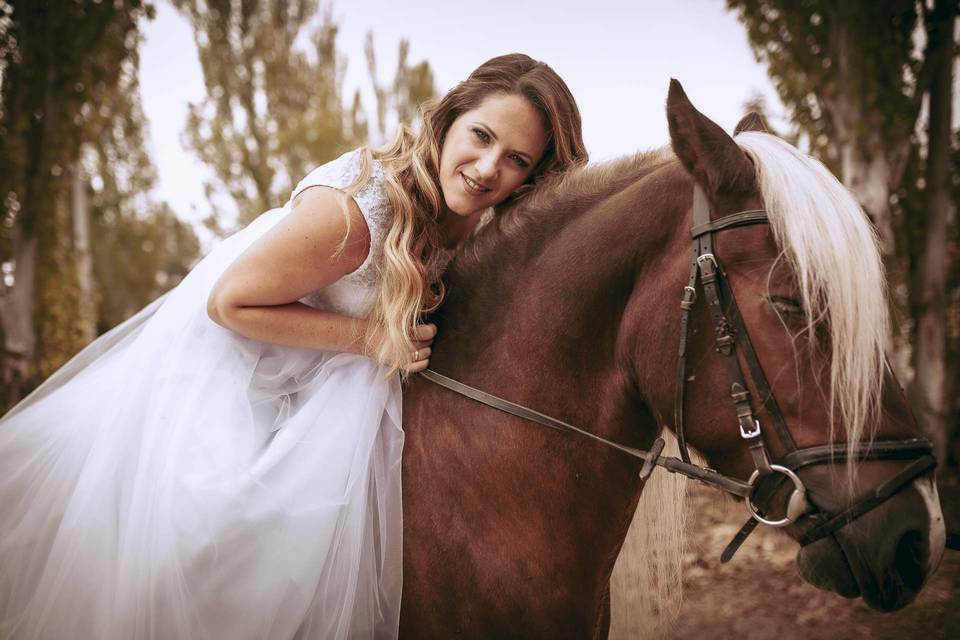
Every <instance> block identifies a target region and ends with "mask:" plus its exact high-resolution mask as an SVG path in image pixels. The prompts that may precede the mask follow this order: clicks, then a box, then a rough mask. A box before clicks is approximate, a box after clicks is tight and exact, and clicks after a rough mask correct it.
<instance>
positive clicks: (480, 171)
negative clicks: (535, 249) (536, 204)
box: [440, 94, 547, 216]
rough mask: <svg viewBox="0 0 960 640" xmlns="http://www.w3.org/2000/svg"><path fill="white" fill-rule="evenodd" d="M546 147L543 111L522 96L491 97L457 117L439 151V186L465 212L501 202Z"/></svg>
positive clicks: (450, 205) (452, 205)
mask: <svg viewBox="0 0 960 640" xmlns="http://www.w3.org/2000/svg"><path fill="white" fill-rule="evenodd" d="M546 146H547V134H546V132H545V131H544V129H543V123H542V120H541V118H540V114H539V113H538V112H537V110H536V109H534V107H533V106H532V105H531V104H530V102H529V101H528V100H527V99H526V98H524V97H523V96H518V95H508V94H496V95H491V96H488V97H487V98H486V99H485V100H484V101H483V102H481V103H480V106H478V107H477V108H476V109H473V110H471V111H467V112H465V113H463V114H461V115H460V117H459V118H457V119H456V120H454V122H453V124H452V125H450V129H449V130H448V131H447V135H446V138H445V139H444V142H443V149H441V150H440V189H441V190H442V191H443V199H444V201H445V202H446V205H447V208H448V209H449V210H450V211H452V212H454V213H456V214H457V215H461V216H469V215H471V214H473V213H476V212H477V211H481V210H483V209H486V208H488V207H492V206H494V205H496V204H499V203H501V202H503V201H504V200H505V199H506V198H507V196H509V195H510V194H511V193H512V192H513V191H514V190H515V189H516V188H517V187H519V186H521V185H522V184H523V183H524V182H526V180H527V178H528V177H530V172H531V171H533V168H534V167H535V166H537V163H538V162H539V161H540V158H541V156H543V152H544V150H545V149H546Z"/></svg>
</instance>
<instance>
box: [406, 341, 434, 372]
mask: <svg viewBox="0 0 960 640" xmlns="http://www.w3.org/2000/svg"><path fill="white" fill-rule="evenodd" d="M431 353H433V350H432V349H430V347H421V348H419V349H414V351H413V353H412V354H410V364H408V365H407V366H406V367H404V369H406V371H407V372H408V373H417V372H418V371H423V370H424V369H426V368H427V367H428V366H430V354H431Z"/></svg>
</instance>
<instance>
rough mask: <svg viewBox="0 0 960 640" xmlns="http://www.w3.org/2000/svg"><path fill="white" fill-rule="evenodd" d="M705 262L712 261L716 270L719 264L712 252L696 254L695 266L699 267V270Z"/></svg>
mask: <svg viewBox="0 0 960 640" xmlns="http://www.w3.org/2000/svg"><path fill="white" fill-rule="evenodd" d="M705 262H712V263H713V268H714V270H718V269H719V268H720V264H719V263H718V262H717V259H716V257H714V255H713V254H712V253H704V254H701V255H699V256H697V266H698V267H700V269H701V270H703V265H704V263H705Z"/></svg>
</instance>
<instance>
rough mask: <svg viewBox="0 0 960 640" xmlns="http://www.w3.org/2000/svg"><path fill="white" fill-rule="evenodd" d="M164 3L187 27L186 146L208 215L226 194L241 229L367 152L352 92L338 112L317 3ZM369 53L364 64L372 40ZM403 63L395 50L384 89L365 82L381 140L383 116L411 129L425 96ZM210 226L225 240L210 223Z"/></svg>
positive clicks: (422, 80) (336, 75)
mask: <svg viewBox="0 0 960 640" xmlns="http://www.w3.org/2000/svg"><path fill="white" fill-rule="evenodd" d="M173 2H174V5H175V6H176V7H177V8H178V9H179V10H180V11H181V12H183V13H184V14H185V15H186V16H188V18H189V19H190V21H191V23H192V25H193V29H194V35H195V38H196V42H197V48H198V50H199V52H200V62H201V65H202V67H203V77H204V82H205V84H206V88H207V96H206V98H204V99H203V100H202V101H201V102H200V103H198V104H193V105H191V106H190V114H189V117H188V121H187V139H188V141H189V144H190V147H191V148H192V149H193V150H194V151H195V152H196V153H197V155H198V156H199V157H200V159H201V160H202V161H203V162H205V163H206V164H207V165H208V166H210V167H211V168H212V169H213V172H214V176H215V178H214V180H213V181H212V182H211V183H208V184H207V185H206V191H207V195H208V198H209V199H210V200H211V204H212V206H213V210H214V211H217V210H218V207H217V202H216V196H217V195H219V194H222V193H226V194H227V195H229V197H230V198H231V199H232V200H233V202H234V203H235V204H236V207H237V210H238V211H239V215H240V217H239V222H240V223H241V224H243V223H246V222H249V221H250V220H251V219H253V218H254V217H255V216H257V215H259V214H260V213H262V212H263V211H266V210H267V209H270V208H272V207H277V206H280V205H282V204H283V203H284V202H286V200H287V199H288V197H289V195H290V192H291V191H292V190H293V187H294V186H295V184H296V182H297V181H298V180H300V179H301V178H302V177H303V176H305V175H306V174H307V173H308V172H309V171H310V170H311V169H313V168H314V167H316V166H317V165H319V164H322V163H324V162H327V161H328V160H332V159H333V158H335V157H337V156H338V155H340V154H341V153H343V152H344V151H347V150H349V149H351V148H354V147H357V146H359V145H361V144H364V143H366V142H367V136H368V132H369V125H368V121H367V117H366V115H365V113H364V110H363V105H362V103H361V100H360V94H359V92H357V93H355V94H354V96H353V100H352V103H351V104H350V106H349V107H347V106H345V100H344V96H343V89H342V81H343V71H344V68H345V64H346V62H345V60H344V59H343V58H342V56H341V55H340V54H339V52H338V51H337V47H336V38H337V26H336V25H335V24H334V23H333V21H332V18H331V14H330V10H329V9H327V10H326V11H324V12H323V13H322V15H319V16H317V15H316V14H317V2H316V0H297V1H295V2H286V1H284V0H248V1H247V2H244V3H239V4H238V3H236V2H231V1H229V0H207V1H200V0H173ZM304 43H307V44H308V46H307V47H304V46H303V45H304ZM368 43H369V44H368V46H369V47H370V53H369V55H370V56H372V36H369V37H368ZM408 53H409V45H408V44H407V42H406V41H403V42H401V44H400V52H399V54H400V55H399V63H398V68H397V73H396V76H395V79H394V82H393V83H392V85H391V86H390V87H389V88H387V87H381V86H380V85H379V84H377V82H376V74H375V73H373V75H372V78H373V80H374V89H375V93H376V95H377V105H378V114H379V117H378V118H377V123H378V127H380V132H381V138H382V137H383V135H382V134H383V130H382V129H383V123H384V122H385V119H386V116H387V114H392V113H396V114H398V115H399V117H400V119H401V120H404V121H411V120H413V116H414V114H415V113H416V109H417V108H418V106H419V104H420V102H422V101H423V100H425V99H427V98H429V97H432V96H433V95H434V84H433V73H432V71H431V69H430V66H429V65H428V64H427V63H426V62H421V63H419V64H417V65H413V66H411V65H410V64H409V63H408ZM368 59H370V60H372V58H368ZM215 215H216V214H215ZM209 226H211V228H213V230H214V231H215V232H219V233H223V232H224V229H223V228H222V227H221V226H220V222H219V220H218V219H216V218H215V219H214V220H212V221H209ZM227 226H228V228H229V227H230V226H232V225H227Z"/></svg>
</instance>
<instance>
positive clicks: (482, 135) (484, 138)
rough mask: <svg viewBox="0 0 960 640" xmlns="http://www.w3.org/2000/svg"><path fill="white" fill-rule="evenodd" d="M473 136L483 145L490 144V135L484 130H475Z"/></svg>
mask: <svg viewBox="0 0 960 640" xmlns="http://www.w3.org/2000/svg"><path fill="white" fill-rule="evenodd" d="M473 135H475V136H476V137H477V140H479V141H480V142H483V143H487V142H490V134H489V133H487V132H486V131H484V130H483V129H474V130H473Z"/></svg>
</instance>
